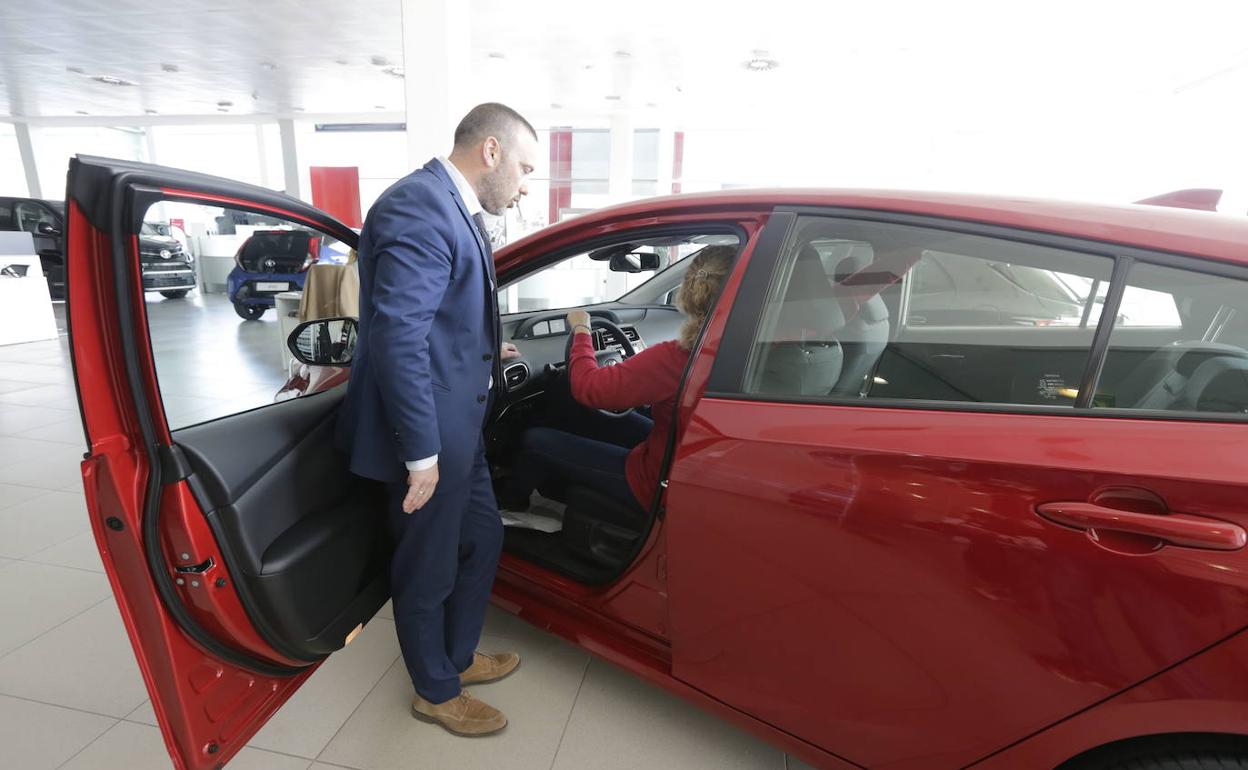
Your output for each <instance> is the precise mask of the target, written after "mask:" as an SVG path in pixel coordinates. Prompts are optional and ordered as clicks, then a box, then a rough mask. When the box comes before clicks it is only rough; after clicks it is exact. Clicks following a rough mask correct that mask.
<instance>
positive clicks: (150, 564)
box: [66, 158, 388, 770]
mask: <svg viewBox="0 0 1248 770" xmlns="http://www.w3.org/2000/svg"><path fill="white" fill-rule="evenodd" d="M66 199H67V207H68V212H67V214H68V233H67V243H68V258H69V260H68V261H69V286H70V290H69V295H70V296H69V316H70V322H69V325H70V333H71V342H72V351H73V362H74V372H75V381H76V384H77V388H78V394H79V402H80V405H81V411H82V418H83V422H84V428H85V432H86V435H87V439H88V444H89V451H88V453H87V455H86V457H85V459H84V461H83V464H82V472H83V482H84V486H85V488H86V497H87V507H88V511H89V515H90V518H91V525H92V529H93V531H94V534H95V537H96V541H97V543H98V545H99V548H100V552H101V555H102V557H103V561H104V566H105V569H106V571H107V573H108V576H109V580H110V582H111V584H112V588H113V592H114V595H115V596H116V598H117V603H118V606H119V608H120V609H121V614H122V617H123V619H124V621H125V625H126V629H127V632H128V634H129V636H130V640H131V643H132V645H133V646H134V649H135V654H136V655H137V657H138V660H139V664H140V669H141V670H142V673H143V677H144V680H145V683H146V685H147V688H148V692H149V693H150V695H151V699H152V705H153V708H154V710H155V713H156V717H157V719H158V721H159V722H160V726H161V730H162V732H163V734H164V737H165V742H166V745H167V746H168V748H169V750H170V754H171V756H172V758H173V760H174V764H175V766H177V767H179V768H187V769H194V770H198V769H199V768H212V767H220V766H221V765H222V764H224V763H225V762H226V761H228V760H229V758H230V757H231V756H233V755H234V754H235V753H236V752H237V751H239V750H240V749H241V748H242V747H243V746H244V745H245V743H246V742H247V740H248V739H249V738H250V737H251V736H252V735H253V734H254V733H255V732H256V731H257V730H258V729H259V728H260V727H261V726H262V725H263V724H264V722H265V721H266V720H267V719H268V718H269V717H270V716H271V715H272V714H273V713H274V712H275V711H276V710H277V709H278V708H279V707H280V706H281V705H282V703H284V702H285V701H286V699H287V698H289V697H290V695H291V694H293V693H294V691H295V690H296V689H298V687H299V686H300V685H301V684H302V683H303V681H304V680H305V679H306V678H307V677H308V676H309V675H310V674H311V673H312V672H313V671H314V670H315V668H316V667H317V665H318V664H319V663H320V662H321V661H322V660H324V659H325V657H326V656H327V655H329V654H330V653H332V652H333V651H335V650H337V649H340V648H341V647H342V646H343V645H344V644H346V643H347V642H348V641H350V639H351V638H353V636H354V634H355V633H357V632H358V630H359V628H360V627H361V626H362V624H364V623H366V622H367V621H368V620H369V619H371V617H372V616H373V614H374V613H375V612H376V611H377V610H378V609H379V608H380V607H381V606H382V605H383V604H384V603H385V601H386V599H387V597H388V586H387V581H386V570H385V565H386V560H387V551H386V548H387V545H386V542H385V541H386V539H385V537H384V536H383V531H384V530H383V527H384V523H383V522H384V519H383V518H382V511H383V509H382V508H381V507H380V506H379V505H377V504H376V500H375V491H376V490H374V489H373V488H371V487H369V486H367V485H365V484H364V483H362V482H360V481H359V480H356V479H354V477H352V476H351V474H350V473H349V471H348V469H347V466H346V463H345V461H344V460H343V459H342V458H341V457H339V456H338V455H337V454H336V453H335V451H334V449H333V423H334V418H335V415H336V412H337V409H338V405H339V403H340V402H341V400H342V397H343V395H344V394H345V390H346V386H345V384H342V385H338V386H337V387H334V388H330V389H328V390H325V391H323V392H318V393H316V394H315V395H310V396H305V397H301V398H293V399H287V398H285V396H283V397H282V398H280V399H277V400H275V398H274V394H275V393H277V392H278V391H279V390H282V389H283V384H284V383H285V382H286V380H287V379H288V377H289V375H290V370H289V368H288V366H289V362H290V352H289V351H287V350H286V348H285V336H286V335H285V332H286V331H287V330H286V328H285V325H284V324H283V323H279V322H269V323H264V324H257V323H254V322H244V321H240V320H239V319H238V318H237V317H236V316H235V315H234V313H233V310H232V308H231V307H230V305H229V303H228V300H226V299H225V298H224V295H223V294H221V295H217V294H214V293H204V294H202V295H201V296H199V297H198V298H197V299H196V300H195V301H194V302H192V301H191V300H164V301H161V300H159V299H145V296H144V292H143V281H142V275H141V266H140V259H139V253H138V252H139V233H140V231H141V228H142V226H143V223H144V222H145V218H148V217H149V216H151V215H152V212H154V211H165V215H166V216H168V215H169V210H172V209H174V208H176V207H181V208H177V211H176V213H177V214H178V216H179V218H182V217H185V216H187V214H186V212H187V211H188V210H189V209H188V208H187V207H199V209H202V211H199V209H196V210H195V212H197V213H194V212H193V214H194V215H195V216H199V215H200V214H202V215H203V216H202V222H201V223H200V225H199V230H198V232H199V233H200V235H198V236H197V243H198V245H197V248H198V250H199V251H200V252H201V254H202V255H203V258H204V259H205V260H206V261H207V262H208V264H206V265H205V264H203V263H202V262H201V265H202V268H201V269H204V270H205V271H206V273H205V275H204V277H203V279H204V287H205V288H213V286H212V281H213V280H214V277H216V278H218V279H219V278H220V277H222V276H223V274H224V270H228V262H229V260H230V256H229V250H228V248H227V247H229V246H231V243H232V242H231V241H230V240H229V237H228V236H227V234H224V233H222V231H223V230H226V229H227V228H226V226H225V225H226V224H228V225H229V227H228V229H229V230H236V229H237V230H238V231H239V232H235V233H234V235H233V237H234V238H236V239H238V240H239V241H240V242H242V241H244V240H245V238H246V234H247V232H249V231H250V229H253V228H260V227H264V228H273V227H275V226H276V227H283V228H290V229H292V230H298V231H306V232H313V233H317V234H320V235H323V236H325V237H326V238H328V239H331V240H334V239H336V240H337V241H340V242H341V243H343V244H345V245H346V246H348V247H351V248H353V247H354V246H355V244H356V235H355V233H354V232H353V231H351V230H350V229H349V228H347V227H346V226H345V225H343V224H341V223H340V222H337V221H336V220H334V219H332V218H331V217H329V216H328V215H326V214H324V213H322V212H320V211H318V210H316V209H314V208H312V207H310V206H308V205H306V204H304V203H302V202H300V201H298V200H295V199H293V198H290V197H288V196H286V195H284V194H281V193H275V192H273V191H271V190H265V189H262V188H258V187H252V186H249V185H245V184H241V183H234V182H230V181H227V180H224V179H219V178H216V177H210V176H206V175H201V174H193V173H188V172H180V171H174V170H170V169H164V168H160V167H157V166H149V165H144V164H137V163H128V162H123V161H113V160H107V159H100V158H77V159H75V160H73V161H72V162H71V164H70V173H69V183H68V190H67V195H66ZM161 207H164V209H162V208H161ZM218 211H219V212H222V213H220V214H218V213H217V212H218ZM275 222H276V223H277V224H276V225H275V224H274V223H275ZM222 249H225V251H222ZM214 256H215V257H216V258H217V261H218V262H221V263H223V264H224V265H225V266H224V270H218V269H215V268H214V267H213V264H212V263H213V257H214ZM209 273H211V274H209ZM218 311H221V312H218ZM205 322H207V326H205ZM205 328H206V329H207V333H205ZM235 351H237V355H238V356H239V359H238V360H237V361H233V362H231V361H225V360H223V357H224V356H227V355H231V354H233V353H234V352H235Z"/></svg>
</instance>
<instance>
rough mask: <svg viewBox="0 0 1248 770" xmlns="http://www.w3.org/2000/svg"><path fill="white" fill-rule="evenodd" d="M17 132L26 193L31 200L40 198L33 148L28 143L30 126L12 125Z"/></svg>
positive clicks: (40, 191) (40, 188)
mask: <svg viewBox="0 0 1248 770" xmlns="http://www.w3.org/2000/svg"><path fill="white" fill-rule="evenodd" d="M13 128H14V129H16V130H17V151H18V153H19V154H20V155H21V156H22V170H23V171H25V172H26V191H27V194H28V195H29V196H30V197H32V198H42V197H43V188H42V187H40V186H39V169H38V167H37V166H35V148H34V145H32V144H31V143H30V124H29V123H14V124H13Z"/></svg>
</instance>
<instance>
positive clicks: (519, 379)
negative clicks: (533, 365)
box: [503, 364, 529, 390]
mask: <svg viewBox="0 0 1248 770" xmlns="http://www.w3.org/2000/svg"><path fill="white" fill-rule="evenodd" d="M528 379H529V367H528V365H526V364H512V365H511V366H509V367H507V368H506V369H504V370H503V381H504V382H506V383H507V390H515V389H516V388H518V387H520V386H521V385H523V384H524V383H525V382H526V381H528Z"/></svg>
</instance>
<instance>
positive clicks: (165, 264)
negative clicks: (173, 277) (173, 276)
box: [143, 259, 190, 273]
mask: <svg viewBox="0 0 1248 770" xmlns="http://www.w3.org/2000/svg"><path fill="white" fill-rule="evenodd" d="M188 269H190V268H189V267H188V265H187V264H186V263H185V262H182V261H177V262H175V261H174V260H172V259H170V260H168V261H164V260H162V261H160V262H144V263H143V272H144V273H162V272H164V273H167V272H171V271H176V270H188Z"/></svg>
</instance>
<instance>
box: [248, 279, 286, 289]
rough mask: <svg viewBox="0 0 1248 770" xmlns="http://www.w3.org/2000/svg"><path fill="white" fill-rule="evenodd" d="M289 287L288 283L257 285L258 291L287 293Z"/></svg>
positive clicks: (261, 283) (263, 283) (260, 283)
mask: <svg viewBox="0 0 1248 770" xmlns="http://www.w3.org/2000/svg"><path fill="white" fill-rule="evenodd" d="M289 287H290V284H288V283H280V282H277V283H274V282H271V281H269V282H266V281H261V282H259V283H257V284H256V291H286V289H288V288H289Z"/></svg>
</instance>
